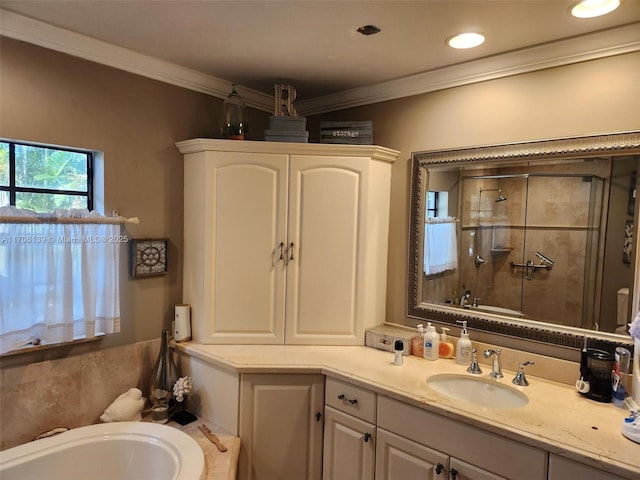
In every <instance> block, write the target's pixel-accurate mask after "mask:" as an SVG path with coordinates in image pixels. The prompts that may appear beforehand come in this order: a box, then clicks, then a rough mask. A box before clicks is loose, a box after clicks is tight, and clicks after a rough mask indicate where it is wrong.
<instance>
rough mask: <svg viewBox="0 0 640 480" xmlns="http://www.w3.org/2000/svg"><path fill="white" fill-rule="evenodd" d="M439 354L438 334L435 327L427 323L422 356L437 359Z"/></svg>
mask: <svg viewBox="0 0 640 480" xmlns="http://www.w3.org/2000/svg"><path fill="white" fill-rule="evenodd" d="M439 354H440V336H439V335H438V332H436V327H434V326H433V325H431V322H428V323H427V332H426V333H425V334H424V358H426V359H427V360H437V359H438V356H439Z"/></svg>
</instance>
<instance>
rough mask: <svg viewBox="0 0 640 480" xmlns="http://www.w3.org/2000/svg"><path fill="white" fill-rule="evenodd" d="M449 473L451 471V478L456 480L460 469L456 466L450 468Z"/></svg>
mask: <svg viewBox="0 0 640 480" xmlns="http://www.w3.org/2000/svg"><path fill="white" fill-rule="evenodd" d="M449 473H451V480H456V478H458V471H457V470H456V469H455V468H452V469H451V470H449Z"/></svg>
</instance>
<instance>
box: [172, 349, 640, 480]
mask: <svg viewBox="0 0 640 480" xmlns="http://www.w3.org/2000/svg"><path fill="white" fill-rule="evenodd" d="M177 349H178V351H179V352H180V356H181V362H182V367H183V372H185V373H186V374H189V375H191V376H192V377H193V381H194V385H195V388H196V390H197V391H198V392H200V393H199V395H200V401H201V402H200V403H201V404H200V408H201V410H202V411H201V412H199V413H200V414H201V415H203V416H204V417H206V418H209V419H211V420H212V421H213V422H214V423H216V424H217V425H220V426H222V427H223V428H225V429H226V430H229V431H230V432H231V433H234V434H239V436H240V437H241V441H242V447H241V448H242V450H243V453H241V456H240V465H239V469H238V471H239V478H241V479H246V478H252V479H259V478H273V477H272V476H270V474H269V472H277V473H276V475H278V474H280V475H283V474H284V473H285V472H289V471H292V469H294V468H302V469H305V468H306V469H307V470H306V473H305V474H304V476H305V478H318V479H319V478H324V479H331V478H346V477H345V476H348V478H354V479H355V478H376V479H380V478H404V477H405V475H406V476H407V478H409V475H418V472H420V474H422V473H427V477H422V478H434V479H437V478H442V479H447V478H450V479H454V478H458V479H461V478H471V479H494V480H495V479H532V480H533V479H535V480H561V479H566V478H580V479H584V480H604V479H617V478H622V479H628V480H632V479H637V478H639V476H640V445H639V444H636V443H633V442H631V441H629V440H628V439H626V438H624V437H623V436H622V434H621V433H620V427H621V423H622V421H623V418H624V417H625V415H626V410H623V409H619V408H616V407H614V406H613V405H612V404H601V403H597V402H593V401H590V400H587V399H584V398H582V397H581V396H580V395H579V394H578V393H577V392H576V391H575V389H574V388H573V387H571V386H569V385H567V384H562V383H559V382H554V381H550V380H546V379H543V378H539V377H536V376H534V375H532V374H528V377H529V382H530V385H529V386H528V387H514V386H512V385H511V379H512V378H513V377H514V376H515V372H514V371H510V370H508V369H505V371H504V374H505V377H504V378H503V379H502V381H501V382H500V383H501V384H503V385H505V386H507V387H508V388H514V389H517V390H519V391H521V392H522V393H524V395H526V397H527V400H528V401H527V403H526V404H525V405H522V406H519V407H517V408H492V407H486V406H478V405H475V404H472V403H468V402H465V401H460V400H455V399H452V398H450V397H447V396H445V395H443V394H441V393H438V392H437V391H436V390H434V389H433V388H431V387H429V386H428V385H427V379H429V378H432V377H433V376H434V375H439V374H454V375H460V376H464V375H469V374H467V373H466V366H463V365H458V364H456V363H455V360H444V359H440V360H438V361H436V362H429V361H426V360H423V359H420V358H415V357H404V364H403V365H402V366H395V365H393V353H389V352H384V351H381V350H377V349H373V348H369V347H362V346H293V345H284V346H283V345H279V346H268V345H260V346H258V345H200V344H193V343H186V344H184V343H181V344H178V345H177ZM515 354H516V355H519V354H518V353H517V352H516V353H515ZM524 355H525V354H522V356H523V357H524ZM522 360H525V358H522ZM482 367H483V369H484V372H485V373H484V374H483V377H486V376H488V372H489V370H490V367H489V366H487V365H484V364H483V365H482ZM551 368H553V367H551ZM287 379H291V381H290V382H288V381H287ZM323 380H324V382H323ZM256 392H257V393H256ZM322 397H324V401H323V402H322V401H320V399H321V398H322ZM247 402H249V403H247ZM262 402H264V403H262ZM323 404H324V405H323ZM238 406H240V407H238ZM248 406H250V408H247V407H248ZM249 412H253V413H249ZM256 412H258V413H257V414H256ZM261 412H262V413H261ZM264 412H269V414H268V415H264ZM319 431H322V433H321V434H322V435H323V440H322V442H320V441H319V440H318V438H319V437H318V435H319V433H318V432H319ZM246 432H251V435H250V436H247V433H246ZM284 438H287V439H289V443H288V444H287V445H284V444H282V443H279V441H278V440H279V439H284ZM257 439H258V440H257ZM269 439H271V441H269ZM254 448H257V449H261V450H262V451H254V450H253V449H254ZM271 450H273V451H275V452H278V455H277V456H272V455H271ZM301 451H304V452H305V453H304V455H301V454H300V452H301ZM289 452H290V454H291V455H287V453H289ZM252 457H253V459H254V460H251V458H252ZM256 459H259V460H256ZM320 462H322V464H323V468H322V472H320V469H319V468H318V465H319V464H320ZM353 472H358V475H355V473H353ZM438 472H440V473H438ZM271 474H273V473H271ZM429 475H430V476H429Z"/></svg>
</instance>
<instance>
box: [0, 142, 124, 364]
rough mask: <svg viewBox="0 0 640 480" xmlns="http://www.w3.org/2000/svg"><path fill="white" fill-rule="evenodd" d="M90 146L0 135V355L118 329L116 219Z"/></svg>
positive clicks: (121, 239) (119, 242)
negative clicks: (96, 187) (101, 206)
mask: <svg viewBox="0 0 640 480" xmlns="http://www.w3.org/2000/svg"><path fill="white" fill-rule="evenodd" d="M93 162H94V156H93V153H92V152H87V151H81V150H74V149H68V148H64V147H63V148H60V147H53V146H42V145H34V144H28V143H19V142H12V141H6V140H0V355H1V354H4V353H7V352H11V351H16V350H19V349H22V348H23V347H25V346H31V345H43V346H45V345H55V344H59V343H67V342H72V341H77V340H83V339H90V338H95V337H97V336H102V335H104V334H108V333H116V332H119V331H120V282H119V263H120V261H119V258H120V250H121V247H122V243H125V242H126V241H127V240H128V239H127V237H126V236H123V235H121V232H120V224H121V223H122V221H121V219H119V218H115V219H114V218H105V217H103V216H101V215H99V214H97V213H96V212H91V211H90V210H92V207H93V198H92V196H93V195H92V194H93V185H92V184H93V181H94V179H93Z"/></svg>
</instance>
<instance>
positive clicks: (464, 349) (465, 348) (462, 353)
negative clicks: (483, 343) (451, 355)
mask: <svg viewBox="0 0 640 480" xmlns="http://www.w3.org/2000/svg"><path fill="white" fill-rule="evenodd" d="M458 323H461V324H462V332H461V333H460V340H458V345H457V346H456V363H459V364H460V365H469V364H470V363H471V351H472V349H473V347H472V345H471V340H469V332H467V321H466V320H458Z"/></svg>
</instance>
